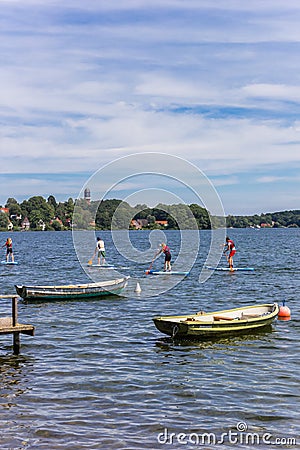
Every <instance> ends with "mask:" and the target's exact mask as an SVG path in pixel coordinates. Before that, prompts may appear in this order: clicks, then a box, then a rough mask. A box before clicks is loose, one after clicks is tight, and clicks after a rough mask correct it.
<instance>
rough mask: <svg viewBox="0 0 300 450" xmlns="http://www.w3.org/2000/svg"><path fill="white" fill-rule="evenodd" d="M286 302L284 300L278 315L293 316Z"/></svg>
mask: <svg viewBox="0 0 300 450" xmlns="http://www.w3.org/2000/svg"><path fill="white" fill-rule="evenodd" d="M284 303H285V302H283V305H282V306H280V308H279V313H278V317H291V311H290V308H289V307H288V306H285V304H284Z"/></svg>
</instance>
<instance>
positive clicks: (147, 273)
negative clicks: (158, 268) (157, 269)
mask: <svg viewBox="0 0 300 450" xmlns="http://www.w3.org/2000/svg"><path fill="white" fill-rule="evenodd" d="M158 253H160V252H156V253H155V255H154V257H153V259H152V261H151V264H150V266H149V269H148V270H146V271H145V273H146V275H149V273H150V270H151V268H152V266H153V263H154V260H155V258H156V257H157V255H158Z"/></svg>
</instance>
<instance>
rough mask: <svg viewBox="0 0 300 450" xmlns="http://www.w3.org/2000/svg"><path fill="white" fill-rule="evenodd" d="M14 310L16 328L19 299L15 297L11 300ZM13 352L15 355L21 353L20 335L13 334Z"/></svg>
mask: <svg viewBox="0 0 300 450" xmlns="http://www.w3.org/2000/svg"><path fill="white" fill-rule="evenodd" d="M11 308H12V326H13V327H15V326H16V325H17V323H18V297H13V298H12V300H11ZM13 352H14V355H18V354H19V353H20V333H14V334H13Z"/></svg>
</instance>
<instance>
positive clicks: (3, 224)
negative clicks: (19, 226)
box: [0, 212, 9, 230]
mask: <svg viewBox="0 0 300 450" xmlns="http://www.w3.org/2000/svg"><path fill="white" fill-rule="evenodd" d="M8 224H9V218H8V215H7V214H6V213H4V212H0V228H1V229H5V230H7V225H8Z"/></svg>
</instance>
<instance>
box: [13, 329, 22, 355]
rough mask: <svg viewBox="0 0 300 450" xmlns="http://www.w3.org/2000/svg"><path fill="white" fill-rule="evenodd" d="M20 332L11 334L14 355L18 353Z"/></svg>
mask: <svg viewBox="0 0 300 450" xmlns="http://www.w3.org/2000/svg"><path fill="white" fill-rule="evenodd" d="M20 347H21V343H20V333H14V336H13V349H14V355H18V354H19V353H20Z"/></svg>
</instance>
